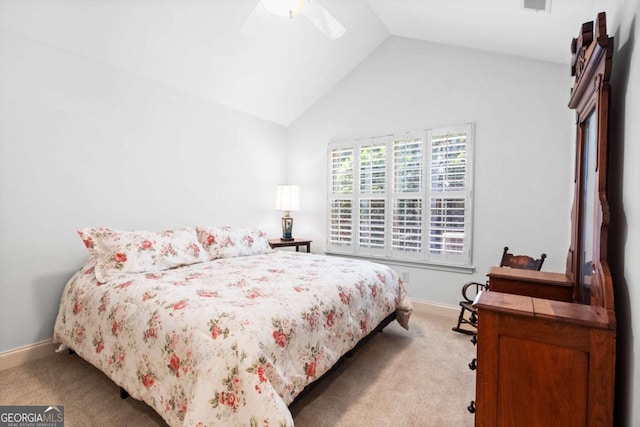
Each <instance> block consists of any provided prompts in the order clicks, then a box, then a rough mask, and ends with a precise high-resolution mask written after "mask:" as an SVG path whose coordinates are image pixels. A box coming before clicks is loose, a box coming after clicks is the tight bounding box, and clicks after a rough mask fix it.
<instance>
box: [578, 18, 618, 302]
mask: <svg viewBox="0 0 640 427" xmlns="http://www.w3.org/2000/svg"><path fill="white" fill-rule="evenodd" d="M571 53H572V60H571V75H572V76H575V81H574V86H573V88H572V90H571V97H570V100H569V108H571V109H574V110H575V111H576V153H575V155H576V157H575V175H574V199H573V206H572V210H571V246H570V247H569V253H568V256H567V271H566V273H567V275H568V276H569V278H570V280H571V281H572V283H573V300H574V301H575V302H582V303H587V304H591V305H593V306H597V307H603V308H605V309H606V310H611V311H613V310H614V303H613V283H612V280H611V272H610V270H609V265H608V262H607V228H608V225H609V204H608V202H607V147H608V143H609V138H608V135H609V104H610V98H611V88H610V85H609V78H610V76H611V65H612V56H613V37H608V36H607V28H606V15H605V13H604V12H602V13H600V14H598V17H597V20H596V21H595V23H594V21H591V22H586V23H584V24H583V25H582V28H581V30H580V34H579V35H578V37H577V38H574V39H573V40H572V42H571ZM591 117H593V118H594V119H596V121H597V123H596V127H595V130H596V131H595V138H594V139H592V141H593V143H594V144H596V146H595V147H594V148H595V156H596V158H595V162H594V163H592V164H594V165H595V170H592V169H590V168H587V165H586V164H585V161H584V159H585V153H586V152H587V150H588V143H589V141H587V140H586V137H587V135H588V132H587V130H586V125H587V121H588V120H589V119H590V118H591ZM587 175H591V176H590V178H592V180H593V181H592V182H593V188H587V186H586V182H585V181H586V179H585V177H586V176H587ZM588 191H593V192H594V193H593V194H592V196H593V201H594V203H593V209H594V210H593V215H588V214H587V212H585V208H584V202H585V198H586V197H587V196H586V194H587V192H588ZM588 219H592V221H587V220H588ZM587 222H590V223H587ZM586 227H589V230H587V231H592V233H591V234H592V237H593V241H592V253H591V254H586V255H584V257H586V259H588V258H589V255H590V258H591V260H592V263H591V265H590V268H589V269H588V270H590V276H589V277H588V278H585V277H584V276H583V274H582V271H583V266H582V265H581V264H582V259H583V252H584V249H585V247H588V246H589V245H586V244H584V243H583V241H582V237H583V236H584V235H585V231H586V229H585V228H586ZM587 234H588V233H587Z"/></svg>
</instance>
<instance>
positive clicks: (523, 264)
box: [451, 246, 547, 335]
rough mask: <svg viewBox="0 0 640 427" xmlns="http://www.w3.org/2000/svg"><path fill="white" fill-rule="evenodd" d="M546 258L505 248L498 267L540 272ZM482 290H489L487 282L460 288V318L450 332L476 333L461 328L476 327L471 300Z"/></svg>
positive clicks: (476, 319) (467, 284)
mask: <svg viewBox="0 0 640 427" xmlns="http://www.w3.org/2000/svg"><path fill="white" fill-rule="evenodd" d="M546 257H547V254H542V255H540V258H538V259H535V258H532V257H530V256H527V255H513V254H510V253H509V248H508V247H507V246H505V247H504V251H503V252H502V259H501V260H500V267H509V268H519V269H521V270H537V271H540V269H541V268H542V264H543V263H544V260H545V258H546ZM483 290H485V291H486V290H489V282H486V283H478V282H468V283H465V284H464V286H463V287H462V297H463V298H464V300H462V301H460V316H458V324H457V325H456V326H455V327H453V328H451V329H452V330H454V331H456V332H460V333H462V334H467V335H473V334H475V333H476V332H475V330H469V329H463V328H461V326H462V324H465V323H466V324H468V325H471V326H472V327H474V328H475V327H476V326H477V324H478V316H477V310H476V309H475V308H474V307H473V300H474V299H475V297H476V295H477V294H478V293H479V292H480V291H483ZM466 312H469V317H468V318H467V317H465V313H466Z"/></svg>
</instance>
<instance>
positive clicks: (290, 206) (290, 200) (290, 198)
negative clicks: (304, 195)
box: [276, 185, 300, 211]
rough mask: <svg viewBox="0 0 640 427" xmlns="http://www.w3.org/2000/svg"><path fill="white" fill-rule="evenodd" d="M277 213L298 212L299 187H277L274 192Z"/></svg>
mask: <svg viewBox="0 0 640 427" xmlns="http://www.w3.org/2000/svg"><path fill="white" fill-rule="evenodd" d="M276 210H277V211H299V210H300V187H298V186H297V185H278V188H277V190H276Z"/></svg>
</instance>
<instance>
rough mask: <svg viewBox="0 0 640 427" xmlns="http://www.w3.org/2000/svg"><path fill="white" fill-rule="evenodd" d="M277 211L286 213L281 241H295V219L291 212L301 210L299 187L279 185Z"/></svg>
mask: <svg viewBox="0 0 640 427" xmlns="http://www.w3.org/2000/svg"><path fill="white" fill-rule="evenodd" d="M276 210H277V211H284V216H283V217H282V237H281V238H280V240H284V241H291V240H293V237H292V231H293V218H291V211H298V210H300V187H298V186H297V185H278V188H277V191H276Z"/></svg>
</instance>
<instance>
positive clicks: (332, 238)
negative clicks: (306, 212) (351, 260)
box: [327, 146, 355, 251]
mask: <svg viewBox="0 0 640 427" xmlns="http://www.w3.org/2000/svg"><path fill="white" fill-rule="evenodd" d="M354 178H355V175H354V148H353V146H350V147H349V146H346V147H340V146H338V147H331V148H330V150H329V224H328V229H329V233H328V238H327V249H337V250H341V251H345V250H349V249H350V248H353V239H354V227H353V224H354V219H355V218H354V211H353V200H354Z"/></svg>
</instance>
